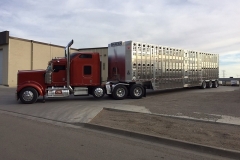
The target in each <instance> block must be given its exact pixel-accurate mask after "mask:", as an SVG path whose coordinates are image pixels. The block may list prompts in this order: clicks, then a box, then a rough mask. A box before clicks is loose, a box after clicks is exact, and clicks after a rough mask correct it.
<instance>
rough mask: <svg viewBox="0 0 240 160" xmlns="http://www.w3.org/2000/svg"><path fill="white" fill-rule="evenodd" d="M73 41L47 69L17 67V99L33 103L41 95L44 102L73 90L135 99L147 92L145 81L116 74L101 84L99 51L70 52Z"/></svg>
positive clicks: (79, 94)
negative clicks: (118, 77)
mask: <svg viewBox="0 0 240 160" xmlns="http://www.w3.org/2000/svg"><path fill="white" fill-rule="evenodd" d="M72 44H73V40H72V41H71V42H69V44H68V45H67V46H66V48H65V57H63V58H55V59H52V60H51V61H50V62H49V63H48V67H47V69H46V70H20V71H18V76H17V78H18V79H17V93H16V95H17V99H20V100H21V102H22V103H25V104H31V103H35V102H36V101H37V99H38V97H39V96H42V97H43V101H44V102H45V97H51V98H54V97H68V96H70V95H71V94H73V95H74V96H83V95H93V96H94V97H95V98H102V97H103V96H104V95H105V94H108V95H109V96H111V97H113V98H114V99H117V100H121V99H124V98H125V97H126V96H127V95H130V96H131V98H135V99H138V98H142V96H144V95H145V89H144V87H143V86H142V85H140V84H136V82H123V81H121V80H116V79H115V77H117V76H116V75H112V77H109V80H112V81H108V82H107V83H105V84H102V81H101V61H100V55H99V53H72V54H71V55H70V46H71V45H72ZM115 71H116V70H115ZM116 72H117V71H116ZM113 88H114V89H113Z"/></svg>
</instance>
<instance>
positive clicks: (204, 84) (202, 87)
mask: <svg viewBox="0 0 240 160" xmlns="http://www.w3.org/2000/svg"><path fill="white" fill-rule="evenodd" d="M206 87H207V84H206V82H205V81H203V82H202V85H201V89H205V88H206Z"/></svg>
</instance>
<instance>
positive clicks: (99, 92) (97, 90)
mask: <svg viewBox="0 0 240 160" xmlns="http://www.w3.org/2000/svg"><path fill="white" fill-rule="evenodd" d="M104 94H105V91H104V89H103V88H102V87H94V88H93V90H92V95H93V97H95V98H102V97H103V96H104Z"/></svg>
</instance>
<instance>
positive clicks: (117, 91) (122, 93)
mask: <svg viewBox="0 0 240 160" xmlns="http://www.w3.org/2000/svg"><path fill="white" fill-rule="evenodd" d="M127 95H128V90H127V88H126V87H125V86H124V85H121V84H119V85H117V86H115V87H114V89H113V92H112V96H113V98H114V99H117V100H122V99H124V98H126V97H127Z"/></svg>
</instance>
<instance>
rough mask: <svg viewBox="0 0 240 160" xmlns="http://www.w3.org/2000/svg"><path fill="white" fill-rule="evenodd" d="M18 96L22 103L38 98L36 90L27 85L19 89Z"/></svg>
mask: <svg viewBox="0 0 240 160" xmlns="http://www.w3.org/2000/svg"><path fill="white" fill-rule="evenodd" d="M19 98H20V100H21V102H22V103H24V104H32V103H35V102H36V101H37V99H38V92H37V91H36V89H34V88H32V87H27V88H24V89H22V90H21V92H20V93H19Z"/></svg>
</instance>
